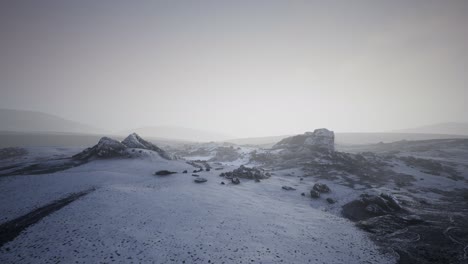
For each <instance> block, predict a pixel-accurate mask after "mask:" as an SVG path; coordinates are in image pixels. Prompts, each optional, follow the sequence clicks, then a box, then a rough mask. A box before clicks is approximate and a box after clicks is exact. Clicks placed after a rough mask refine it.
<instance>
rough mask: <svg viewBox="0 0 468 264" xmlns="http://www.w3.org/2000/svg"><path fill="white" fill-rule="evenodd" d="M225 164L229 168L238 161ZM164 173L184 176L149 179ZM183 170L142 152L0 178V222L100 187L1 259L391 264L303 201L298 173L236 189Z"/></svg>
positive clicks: (305, 186) (213, 176) (348, 227)
mask: <svg viewBox="0 0 468 264" xmlns="http://www.w3.org/2000/svg"><path fill="white" fill-rule="evenodd" d="M224 165H227V166H228V167H225V168H224V170H223V171H226V170H232V169H234V168H235V166H237V165H238V164H224ZM162 169H167V170H171V171H176V172H179V173H177V174H174V175H171V176H166V177H158V176H153V173H154V172H155V171H157V170H162ZM185 169H187V170H191V169H193V167H191V166H190V165H188V164H187V163H185V162H184V161H169V160H165V159H161V158H159V157H152V156H145V157H144V158H138V159H112V160H96V161H93V162H90V163H88V164H85V165H82V166H80V167H76V168H72V169H69V170H66V171H63V172H59V173H54V174H45V175H25V176H13V177H4V178H0V199H1V200H2V203H1V204H0V215H1V218H0V221H1V222H5V221H8V220H11V219H13V218H15V217H18V216H20V215H23V214H25V213H27V212H29V211H31V210H32V209H34V208H36V207H39V206H43V205H44V204H46V203H49V202H51V201H53V200H56V199H58V198H62V197H64V196H66V195H67V194H69V193H72V192H78V191H81V190H85V189H88V188H90V187H95V188H97V189H96V191H94V192H92V193H90V194H89V195H87V196H85V197H82V198H80V199H79V200H77V201H75V202H73V203H71V204H69V205H68V206H66V207H64V208H62V209H61V210H59V211H57V212H55V213H53V214H51V215H49V216H47V217H45V218H44V219H42V220H41V221H40V222H39V223H37V224H35V225H33V226H31V227H29V228H28V229H27V230H26V231H25V232H23V233H21V234H20V235H19V236H18V237H17V238H16V239H15V240H13V241H11V242H9V243H7V244H6V245H4V246H3V247H2V248H1V249H0V263H19V262H21V263H48V262H54V263H55V262H59V261H60V262H63V263H71V262H77V263H100V262H111V261H115V262H117V263H132V262H134V263H139V262H142V263H171V262H172V263H184V261H185V263H241V262H242V263H247V262H248V263H281V262H282V263H366V262H367V263H394V262H395V259H394V258H391V257H389V256H387V255H382V254H381V253H380V252H379V250H378V249H377V247H376V246H375V245H374V244H373V243H372V242H371V241H370V240H369V238H368V237H367V236H366V235H365V234H364V233H363V232H362V231H360V230H358V229H357V228H356V227H355V226H354V225H353V223H351V222H350V221H348V220H345V219H343V218H341V217H338V216H336V215H334V214H331V213H329V212H325V211H324V208H335V207H334V206H335V205H327V204H326V202H325V200H324V199H321V200H320V201H315V200H311V199H310V197H303V196H301V195H300V193H301V192H304V191H306V190H310V186H311V185H312V184H313V182H311V181H310V180H308V179H305V180H304V181H303V182H298V177H297V176H299V175H298V174H296V175H297V176H290V177H288V176H284V175H281V174H277V175H274V176H272V177H271V178H270V179H267V180H262V181H261V182H260V183H256V182H254V181H253V180H241V184H239V185H232V184H230V183H228V181H226V180H225V179H223V178H221V177H219V176H218V175H219V173H221V172H222V171H213V170H212V171H210V172H201V173H200V174H201V175H200V176H202V177H204V178H206V179H207V180H208V181H207V182H205V183H203V184H196V183H194V182H193V180H194V178H193V177H192V176H191V175H190V174H182V173H181V172H182V171H183V170H185ZM289 173H290V172H289ZM297 173H299V172H297ZM221 181H225V182H226V185H221V184H220V182H221ZM283 185H288V186H293V187H294V188H296V189H297V190H296V191H284V190H282V189H281V186H283ZM330 187H331V188H332V192H333V190H334V186H330ZM19 190H20V191H19ZM314 207H317V208H318V209H316V208H314ZM7 248H8V250H7Z"/></svg>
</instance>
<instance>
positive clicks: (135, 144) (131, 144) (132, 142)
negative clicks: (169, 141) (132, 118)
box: [122, 133, 172, 160]
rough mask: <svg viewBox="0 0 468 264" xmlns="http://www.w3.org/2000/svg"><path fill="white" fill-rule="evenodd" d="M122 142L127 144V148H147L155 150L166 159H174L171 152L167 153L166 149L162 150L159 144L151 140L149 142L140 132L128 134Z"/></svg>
mask: <svg viewBox="0 0 468 264" xmlns="http://www.w3.org/2000/svg"><path fill="white" fill-rule="evenodd" d="M122 144H123V145H125V146H126V147H127V148H137V149H147V150H152V151H155V152H157V153H158V154H159V156H161V157H162V158H164V159H168V160H170V159H172V158H171V156H170V155H169V154H167V152H166V151H164V150H162V149H161V148H159V147H158V146H156V145H154V144H153V143H151V142H148V141H146V140H144V139H143V138H141V137H140V136H139V135H138V134H136V133H132V134H130V135H128V137H126V138H125V139H124V140H123V141H122Z"/></svg>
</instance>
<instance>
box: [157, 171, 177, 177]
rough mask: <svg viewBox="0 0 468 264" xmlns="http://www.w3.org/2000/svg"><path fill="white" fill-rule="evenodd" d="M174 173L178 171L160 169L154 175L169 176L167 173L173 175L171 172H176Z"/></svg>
mask: <svg viewBox="0 0 468 264" xmlns="http://www.w3.org/2000/svg"><path fill="white" fill-rule="evenodd" d="M174 173H177V172H175V171H168V170H160V171H157V172H155V173H154V175H158V176H167V175H171V174H174Z"/></svg>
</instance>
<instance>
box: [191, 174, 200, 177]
mask: <svg viewBox="0 0 468 264" xmlns="http://www.w3.org/2000/svg"><path fill="white" fill-rule="evenodd" d="M192 176H193V177H198V176H200V175H198V174H192Z"/></svg>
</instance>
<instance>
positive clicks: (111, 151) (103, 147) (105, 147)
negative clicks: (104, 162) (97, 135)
mask: <svg viewBox="0 0 468 264" xmlns="http://www.w3.org/2000/svg"><path fill="white" fill-rule="evenodd" d="M126 148H127V147H126V146H125V145H124V144H122V143H120V142H119V141H117V140H115V139H112V138H108V137H102V138H101V139H100V140H99V142H98V143H97V144H96V145H95V146H93V147H91V148H87V149H85V150H83V151H82V152H80V153H78V154H76V155H74V156H73V157H72V158H73V159H78V160H88V159H91V158H115V157H123V156H126V154H125V149H126Z"/></svg>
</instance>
